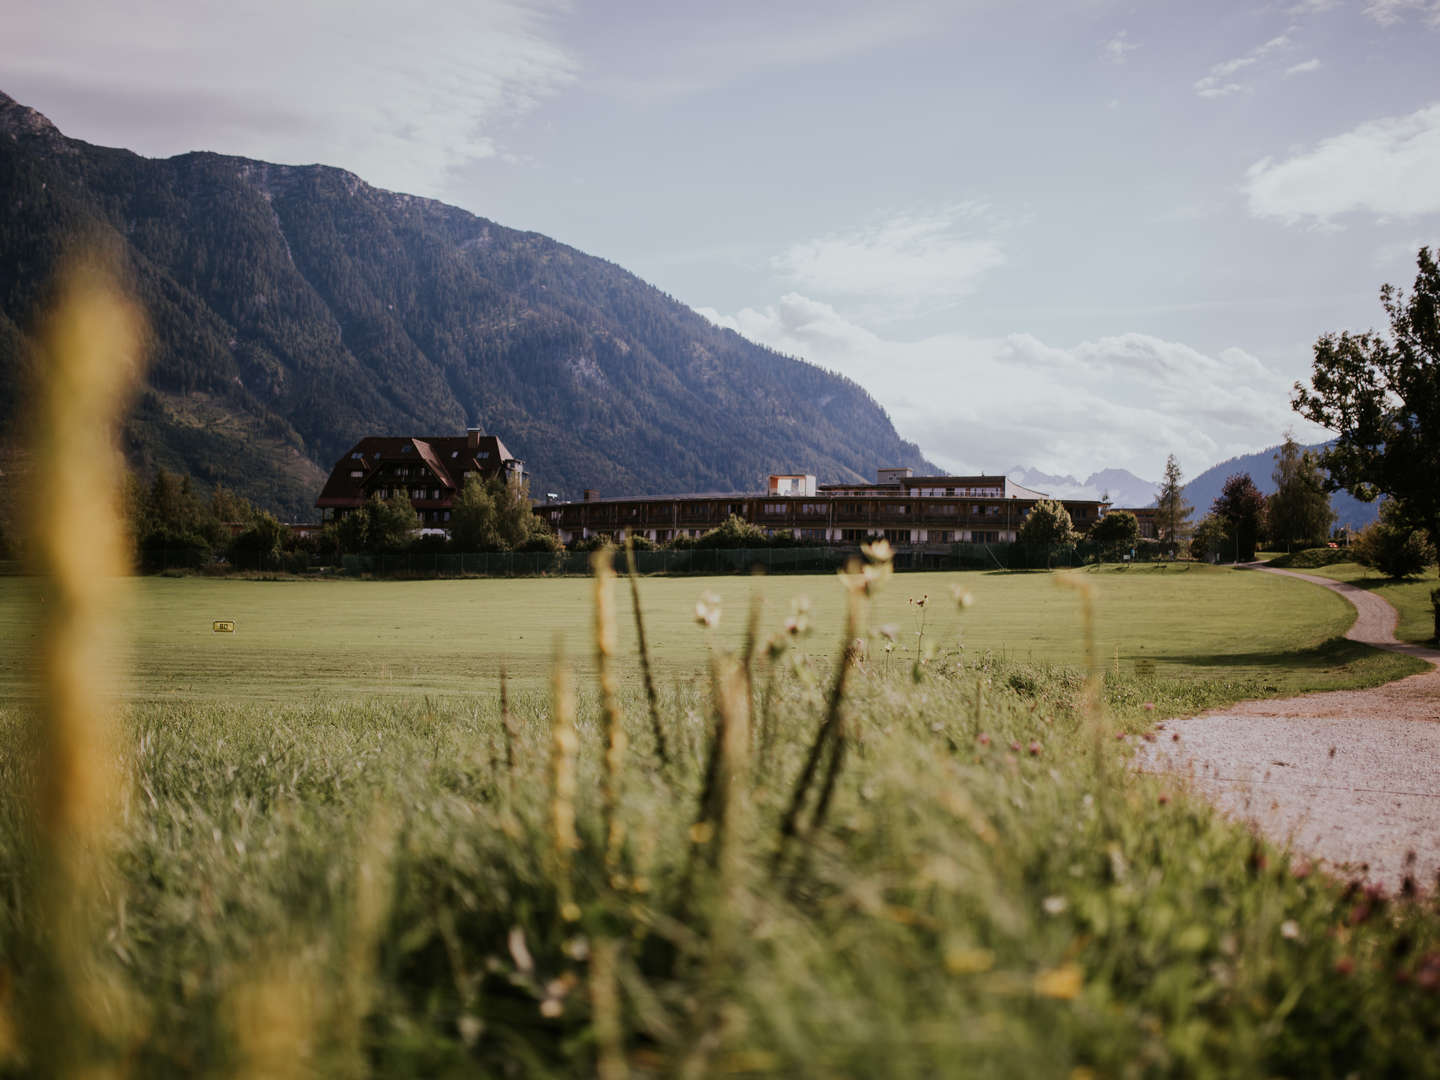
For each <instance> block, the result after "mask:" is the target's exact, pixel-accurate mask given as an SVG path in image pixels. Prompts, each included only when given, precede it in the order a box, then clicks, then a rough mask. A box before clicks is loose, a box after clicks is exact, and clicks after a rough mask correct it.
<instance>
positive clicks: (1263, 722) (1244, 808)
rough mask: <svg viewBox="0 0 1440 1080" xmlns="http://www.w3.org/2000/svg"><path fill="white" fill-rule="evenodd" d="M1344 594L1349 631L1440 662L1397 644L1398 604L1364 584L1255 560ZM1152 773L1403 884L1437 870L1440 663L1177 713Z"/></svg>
mask: <svg viewBox="0 0 1440 1080" xmlns="http://www.w3.org/2000/svg"><path fill="white" fill-rule="evenodd" d="M1247 568H1248V569H1254V570H1258V571H1260V572H1262V573H1268V574H1282V575H1285V576H1287V577H1295V578H1299V579H1301V580H1303V581H1307V582H1310V583H1312V584H1315V585H1319V586H1321V587H1322V588H1326V589H1330V590H1331V591H1332V592H1337V593H1339V594H1340V595H1341V596H1343V597H1344V598H1345V599H1346V600H1347V601H1349V602H1350V603H1351V604H1352V605H1353V606H1354V607H1355V609H1356V618H1355V623H1354V625H1352V626H1351V627H1350V629H1349V630H1348V631H1347V632H1346V634H1345V636H1346V637H1347V638H1349V639H1350V640H1352V641H1358V642H1361V643H1363V644H1366V645H1371V646H1374V647H1375V648H1380V649H1388V650H1390V651H1392V652H1399V653H1404V654H1406V655H1407V656H1414V657H1417V658H1418V659H1421V660H1425V661H1427V662H1429V663H1430V664H1431V665H1436V666H1437V667H1440V650H1436V649H1431V648H1427V647H1426V646H1423V645H1411V644H1408V643H1406V642H1401V641H1397V640H1396V638H1395V627H1396V624H1397V622H1398V613H1397V612H1396V611H1395V609H1394V608H1393V607H1392V606H1391V605H1390V604H1389V603H1388V602H1386V601H1385V600H1383V599H1382V598H1380V597H1379V596H1376V595H1375V594H1374V593H1372V592H1369V591H1367V590H1365V589H1361V588H1358V587H1356V586H1354V585H1350V584H1347V583H1345V582H1340V581H1333V580H1331V579H1330V578H1324V577H1318V576H1316V575H1313V574H1301V573H1296V572H1295V571H1291V570H1281V569H1279V568H1276V567H1269V566H1265V565H1264V564H1258V563H1252V564H1249V565H1248V567H1247ZM1165 734H1167V735H1172V736H1178V737H1179V738H1178V740H1164V741H1161V742H1157V743H1147V744H1144V745H1143V746H1142V747H1141V750H1140V752H1139V754H1138V755H1137V758H1136V765H1137V767H1138V768H1140V769H1142V770H1143V771H1146V772H1155V773H1167V774H1172V775H1176V776H1179V777H1184V778H1186V779H1187V780H1188V782H1189V783H1190V784H1191V785H1192V787H1193V788H1194V790H1196V791H1197V792H1198V793H1200V794H1202V795H1204V796H1205V797H1206V798H1207V799H1209V800H1210V801H1211V802H1213V803H1214V804H1216V805H1217V806H1218V807H1219V808H1220V809H1221V810H1223V811H1225V812H1226V813H1229V814H1231V815H1232V816H1235V817H1238V818H1240V819H1242V820H1244V821H1247V822H1250V823H1252V824H1254V825H1255V826H1256V827H1258V828H1259V829H1260V830H1261V831H1262V832H1264V833H1265V834H1266V835H1267V836H1269V837H1270V838H1271V839H1272V840H1274V841H1276V842H1277V843H1281V844H1286V843H1288V844H1290V845H1291V846H1292V848H1293V849H1294V850H1295V852H1296V853H1297V854H1299V853H1303V854H1305V855H1307V856H1310V857H1312V858H1314V859H1317V860H1319V861H1321V862H1322V863H1326V864H1329V865H1330V866H1331V867H1332V868H1333V869H1335V870H1336V871H1337V872H1338V873H1342V874H1353V875H1358V876H1363V877H1364V878H1365V879H1366V880H1368V881H1371V882H1374V883H1376V884H1380V885H1383V886H1385V887H1387V888H1390V889H1397V888H1399V887H1400V886H1401V884H1402V882H1403V881H1404V879H1405V878H1406V877H1407V876H1408V877H1411V878H1413V879H1414V880H1415V881H1416V882H1417V883H1418V884H1419V885H1420V886H1421V887H1427V888H1435V887H1436V882H1437V876H1440V670H1431V671H1428V672H1422V673H1421V674H1418V675H1411V676H1409V677H1407V678H1404V679H1399V680H1397V681H1395V682H1393V683H1387V684H1386V685H1384V686H1378V687H1374V688H1373V689H1369V690H1335V691H1325V692H1321V693H1315V694H1305V695H1302V696H1300V697H1293V698H1283V699H1278V700H1269V701H1249V702H1242V703H1240V704H1238V705H1231V706H1227V707H1225V708H1223V709H1216V710H1213V711H1211V712H1208V713H1202V714H1201V715H1199V716H1192V717H1185V718H1183V719H1179V720H1171V721H1168V722H1167V723H1166V724H1165Z"/></svg>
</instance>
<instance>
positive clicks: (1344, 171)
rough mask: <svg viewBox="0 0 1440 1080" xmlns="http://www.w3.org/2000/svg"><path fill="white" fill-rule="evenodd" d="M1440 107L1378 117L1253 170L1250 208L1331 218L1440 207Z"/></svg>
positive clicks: (1293, 218) (1298, 217) (1293, 219)
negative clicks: (1289, 156)
mask: <svg viewBox="0 0 1440 1080" xmlns="http://www.w3.org/2000/svg"><path fill="white" fill-rule="evenodd" d="M1437 177H1440V105H1431V106H1429V107H1428V108H1424V109H1421V110H1419V111H1418V112H1414V113H1411V114H1410V115H1409V116H1399V117H1388V118H1385V119H1382V120H1372V121H1370V122H1369V123H1365V124H1361V125H1360V126H1359V127H1357V128H1355V129H1353V130H1351V131H1347V132H1345V133H1344V134H1342V135H1335V136H1332V137H1331V138H1328V139H1323V140H1321V141H1320V142H1319V143H1318V144H1317V145H1316V146H1315V147H1314V148H1313V149H1310V150H1307V151H1304V152H1302V153H1299V154H1296V155H1295V156H1294V157H1291V158H1289V159H1287V160H1285V161H1274V160H1272V159H1270V158H1266V159H1264V160H1263V161H1259V162H1256V163H1255V164H1254V165H1252V166H1251V167H1250V169H1249V170H1248V171H1247V172H1246V176H1245V192H1246V195H1247V196H1248V198H1249V204H1250V213H1251V214H1253V215H1254V216H1256V217H1273V218H1279V219H1280V220H1282V221H1284V222H1286V223H1288V224H1295V223H1298V222H1302V221H1306V220H1312V221H1314V222H1316V223H1318V224H1321V225H1326V224H1330V223H1331V221H1332V219H1333V218H1335V217H1338V216H1339V215H1341V214H1347V213H1370V214H1374V215H1376V216H1377V217H1380V218H1387V219H1394V218H1401V219H1403V218H1413V217H1418V216H1420V215H1422V214H1433V213H1437V212H1440V182H1437Z"/></svg>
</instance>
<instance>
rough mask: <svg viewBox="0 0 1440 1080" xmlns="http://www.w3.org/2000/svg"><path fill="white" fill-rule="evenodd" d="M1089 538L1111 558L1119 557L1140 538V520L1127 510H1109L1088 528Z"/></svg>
mask: <svg viewBox="0 0 1440 1080" xmlns="http://www.w3.org/2000/svg"><path fill="white" fill-rule="evenodd" d="M1090 539H1091V540H1094V541H1095V542H1096V543H1097V544H1099V545H1100V550H1101V551H1102V552H1103V553H1104V554H1105V555H1107V556H1109V557H1110V558H1112V559H1117V558H1119V557H1120V556H1121V555H1122V554H1123V553H1125V552H1127V551H1129V550H1130V549H1131V548H1133V547H1134V546H1135V545H1136V544H1137V543H1138V542H1139V540H1140V522H1139V520H1138V519H1137V518H1136V517H1135V515H1134V514H1132V513H1130V511H1128V510H1111V511H1110V512H1109V513H1108V514H1106V515H1105V516H1104V517H1103V518H1101V519H1100V520H1099V521H1097V522H1096V523H1095V524H1094V526H1092V527H1091V529H1090Z"/></svg>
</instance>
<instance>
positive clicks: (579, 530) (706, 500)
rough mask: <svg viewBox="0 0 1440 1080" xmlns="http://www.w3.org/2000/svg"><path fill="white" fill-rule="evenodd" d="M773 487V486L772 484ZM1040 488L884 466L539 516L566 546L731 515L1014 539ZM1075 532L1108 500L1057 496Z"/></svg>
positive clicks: (689, 532)
mask: <svg viewBox="0 0 1440 1080" xmlns="http://www.w3.org/2000/svg"><path fill="white" fill-rule="evenodd" d="M773 486H774V485H772V487H773ZM1046 497H1047V496H1045V495H1044V494H1043V493H1041V492H1038V491H1032V490H1031V489H1029V488H1025V487H1021V486H1020V485H1019V484H1016V483H1015V482H1014V481H1012V480H1010V479H1008V478H1006V477H1003V476H918V477H917V476H913V475H910V470H908V469H887V470H881V472H880V478H879V480H877V482H876V483H874V484H864V483H857V484H822V485H819V487H818V489H815V490H814V493H813V494H803V495H791V494H780V493H776V492H774V491H769V492H762V493H755V494H750V493H734V494H716V493H711V494H694V495H670V496H650V497H629V498H600V497H598V496H596V495H595V494H594V493H590V492H587V498H586V499H584V500H582V501H580V502H563V503H548V504H543V505H540V506H537V507H536V508H535V512H536V513H537V514H540V515H541V516H542V517H544V518H545V520H546V521H548V522H549V523H550V525H551V526H552V527H553V528H554V529H555V531H556V533H557V534H559V536H560V539H561V540H562V541H563V542H565V543H567V544H568V543H573V542H575V541H577V540H587V539H590V538H591V537H596V536H602V537H606V538H609V539H615V540H619V539H622V538H623V537H624V536H625V535H626V534H630V535H634V536H643V537H645V538H646V539H648V540H651V541H654V542H655V543H660V544H664V543H668V542H670V541H672V540H674V539H676V538H677V537H699V536H701V535H703V534H704V533H706V532H709V531H710V530H711V529H714V528H716V527H717V526H719V525H722V524H724V522H725V521H726V519H727V518H729V517H730V516H731V515H732V514H733V515H736V516H738V517H740V518H741V519H743V520H744V521H747V522H749V523H750V524H753V525H757V526H759V527H760V528H762V529H765V530H766V531H767V532H770V533H772V534H773V533H778V532H789V533H791V534H793V535H794V536H795V537H796V539H799V540H805V541H811V542H813V543H817V544H858V543H863V542H865V541H868V540H870V539H873V538H875V537H880V536H883V537H885V538H886V539H887V540H889V541H890V543H891V544H893V545H895V546H897V547H907V548H915V547H919V548H925V547H941V546H945V545H949V544H955V543H967V542H969V543H1004V542H1006V541H1010V540H1014V539H1015V538H1016V534H1017V532H1018V530H1019V528H1020V524H1021V522H1023V521H1024V520H1025V515H1026V514H1028V513H1029V512H1030V508H1031V507H1032V506H1034V505H1035V503H1036V502H1038V501H1039V500H1040V499H1043V498H1046ZM1060 501H1061V502H1062V503H1063V504H1064V506H1065V508H1066V509H1067V510H1068V511H1069V513H1070V518H1071V520H1072V521H1073V522H1074V524H1075V528H1076V529H1077V530H1079V531H1081V532H1084V531H1086V530H1088V529H1089V528H1090V526H1091V525H1093V524H1094V523H1095V522H1096V521H1098V520H1100V517H1101V516H1102V515H1103V513H1104V510H1105V504H1104V503H1101V502H1098V501H1090V500H1081V499H1062V500H1060Z"/></svg>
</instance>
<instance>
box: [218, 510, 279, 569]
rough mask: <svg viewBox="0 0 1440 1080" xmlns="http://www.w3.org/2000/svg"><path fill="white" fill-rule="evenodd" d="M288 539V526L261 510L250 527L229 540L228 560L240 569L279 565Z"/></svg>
mask: <svg viewBox="0 0 1440 1080" xmlns="http://www.w3.org/2000/svg"><path fill="white" fill-rule="evenodd" d="M289 539H290V529H289V527H288V526H285V525H282V524H281V523H280V522H279V521H278V520H276V518H275V517H274V515H272V514H268V513H265V512H264V511H261V512H260V513H258V514H256V515H255V518H254V520H252V521H251V522H250V527H249V528H247V529H246V530H245V531H244V532H242V533H241V534H240V535H239V536H237V537H235V539H234V540H232V541H231V542H230V561H231V562H232V563H234V564H235V565H236V566H237V567H239V568H241V569H242V570H244V569H252V568H253V569H256V570H268V569H273V568H274V567H276V566H278V565H279V563H280V557H281V556H282V555H283V554H284V550H285V545H286V541H288V540H289Z"/></svg>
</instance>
